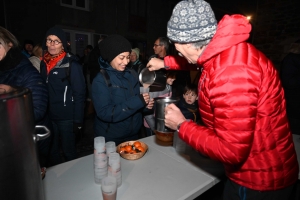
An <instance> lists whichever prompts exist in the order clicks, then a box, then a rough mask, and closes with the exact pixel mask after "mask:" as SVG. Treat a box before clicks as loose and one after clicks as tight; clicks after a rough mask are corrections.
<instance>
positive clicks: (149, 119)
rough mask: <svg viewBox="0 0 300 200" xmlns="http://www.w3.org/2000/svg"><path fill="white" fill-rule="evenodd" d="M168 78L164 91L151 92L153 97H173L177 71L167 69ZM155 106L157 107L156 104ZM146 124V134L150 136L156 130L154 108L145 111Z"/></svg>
mask: <svg viewBox="0 0 300 200" xmlns="http://www.w3.org/2000/svg"><path fill="white" fill-rule="evenodd" d="M166 78H167V79H166V88H165V89H164V90H162V91H157V92H150V98H151V99H154V98H156V97H172V85H173V82H174V81H175V80H176V72H175V71H171V70H170V71H167V74H166ZM153 108H155V104H154V106H153ZM144 126H145V128H146V136H147V137H148V136H151V135H153V132H154V130H155V118H154V109H152V110H151V111H149V112H147V113H144Z"/></svg>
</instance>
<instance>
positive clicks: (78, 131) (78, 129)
mask: <svg viewBox="0 0 300 200" xmlns="http://www.w3.org/2000/svg"><path fill="white" fill-rule="evenodd" d="M82 127H83V125H82V123H73V132H74V134H75V142H76V144H77V143H78V142H79V141H80V139H81V137H82Z"/></svg>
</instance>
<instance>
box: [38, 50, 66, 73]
mask: <svg viewBox="0 0 300 200" xmlns="http://www.w3.org/2000/svg"><path fill="white" fill-rule="evenodd" d="M65 55H66V52H65V51H64V50H62V51H61V52H60V54H58V55H57V56H55V57H52V56H51V55H50V54H49V52H47V53H45V55H44V58H43V61H44V62H45V63H46V66H47V74H49V72H50V71H51V70H52V69H53V68H54V67H55V66H56V64H57V62H58V61H60V60H61V59H63V58H64V57H65Z"/></svg>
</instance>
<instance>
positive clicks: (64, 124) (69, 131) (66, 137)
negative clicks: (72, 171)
mask: <svg viewBox="0 0 300 200" xmlns="http://www.w3.org/2000/svg"><path fill="white" fill-rule="evenodd" d="M52 126H53V127H52V128H53V143H52V147H51V150H50V154H51V155H50V158H51V163H52V165H56V164H60V163H61V162H63V160H62V157H61V154H60V147H61V149H62V151H63V154H64V158H65V161H70V160H73V159H76V158H77V152H76V145H75V134H74V132H73V120H60V121H52Z"/></svg>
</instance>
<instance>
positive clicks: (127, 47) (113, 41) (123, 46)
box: [99, 35, 131, 63]
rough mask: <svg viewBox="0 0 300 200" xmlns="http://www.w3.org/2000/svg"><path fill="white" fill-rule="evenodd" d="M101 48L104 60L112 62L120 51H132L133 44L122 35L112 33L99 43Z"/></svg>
mask: <svg viewBox="0 0 300 200" xmlns="http://www.w3.org/2000/svg"><path fill="white" fill-rule="evenodd" d="M99 49H100V55H101V57H102V58H103V60H105V61H107V62H109V63H110V62H111V61H112V60H113V59H114V58H115V57H116V56H117V55H119V54H120V53H123V52H129V53H131V44H130V42H129V41H128V40H127V39H126V38H124V37H123V36H121V35H110V36H108V37H107V38H105V39H104V40H102V41H101V42H100V43H99Z"/></svg>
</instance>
